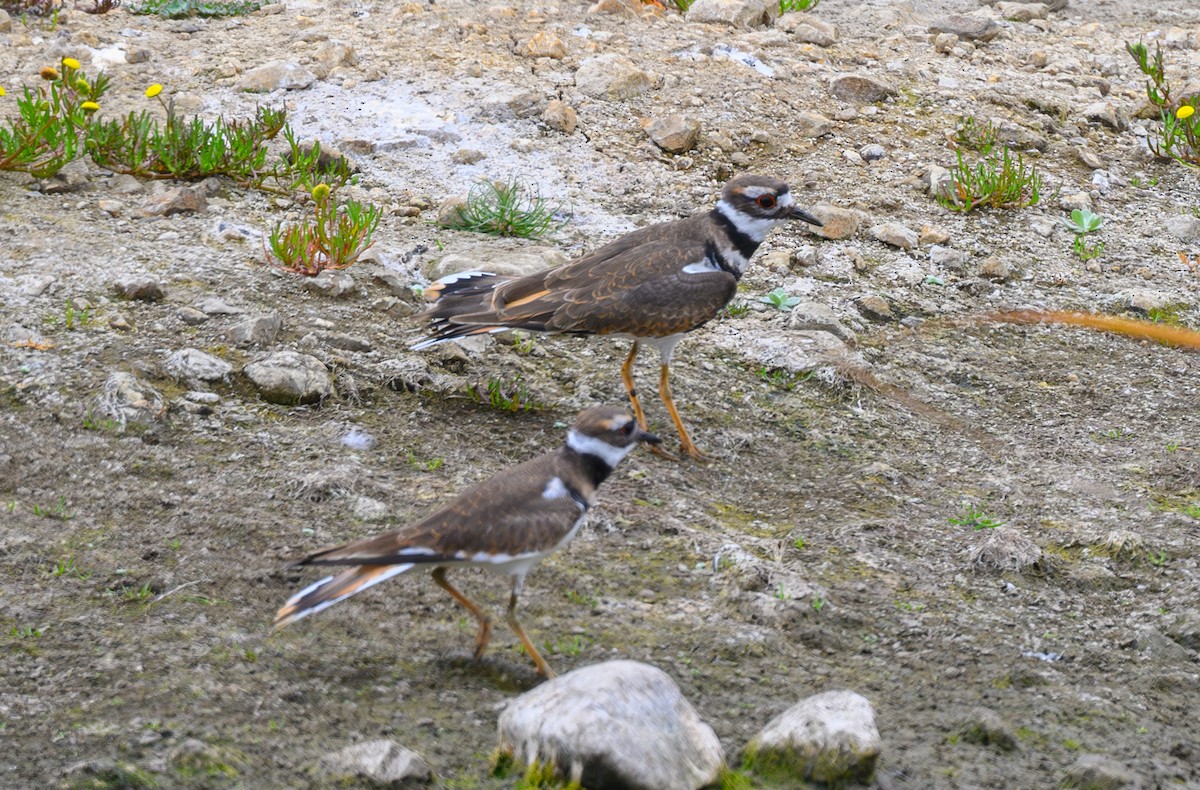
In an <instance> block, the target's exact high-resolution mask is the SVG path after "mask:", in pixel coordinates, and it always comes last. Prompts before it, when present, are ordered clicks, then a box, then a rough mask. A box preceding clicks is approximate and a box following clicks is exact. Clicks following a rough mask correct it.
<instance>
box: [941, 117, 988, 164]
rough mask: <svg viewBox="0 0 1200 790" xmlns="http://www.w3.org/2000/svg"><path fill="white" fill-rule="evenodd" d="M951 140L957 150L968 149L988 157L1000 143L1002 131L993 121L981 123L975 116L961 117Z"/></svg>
mask: <svg viewBox="0 0 1200 790" xmlns="http://www.w3.org/2000/svg"><path fill="white" fill-rule="evenodd" d="M950 139H951V142H952V143H954V146H955V147H956V148H966V149H969V150H971V151H977V152H979V153H980V154H983V155H984V156H987V155H988V154H990V153H991V152H992V149H993V148H995V147H996V143H998V142H999V141H1000V130H999V129H997V128H996V125H995V124H993V123H992V122H991V121H984V122H983V123H979V122H977V121H976V120H975V116H973V115H960V116H959V118H958V123H957V124H955V128H954V135H953V136H952V137H951V138H950Z"/></svg>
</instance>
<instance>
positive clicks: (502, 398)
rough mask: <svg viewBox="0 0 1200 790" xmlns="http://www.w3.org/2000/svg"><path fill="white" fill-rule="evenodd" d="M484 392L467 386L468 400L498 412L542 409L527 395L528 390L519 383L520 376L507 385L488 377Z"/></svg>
mask: <svg viewBox="0 0 1200 790" xmlns="http://www.w3.org/2000/svg"><path fill="white" fill-rule="evenodd" d="M485 392H486V394H485ZM485 392H480V391H479V388H478V387H476V386H475V385H474V384H468V385H467V397H468V398H470V399H471V400H473V401H475V402H476V403H483V404H487V405H489V406H491V407H492V408H494V409H499V410H500V411H513V412H515V411H540V410H541V408H542V404H541V403H538V402H537V401H536V400H534V398H533V396H532V395H530V394H529V388H528V387H526V386H525V385H524V384H522V383H521V377H520V376H517V377H516V378H514V379H513V380H512V381H511V382H509V383H507V384H505V383H504V382H502V381H500V380H499V379H497V378H494V377H490V378H488V383H487V387H486V390H485Z"/></svg>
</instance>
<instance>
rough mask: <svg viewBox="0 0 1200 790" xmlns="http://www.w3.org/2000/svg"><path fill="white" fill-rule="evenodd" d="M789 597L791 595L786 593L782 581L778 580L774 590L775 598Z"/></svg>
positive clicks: (786, 599) (790, 597)
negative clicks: (777, 585)
mask: <svg viewBox="0 0 1200 790" xmlns="http://www.w3.org/2000/svg"><path fill="white" fill-rule="evenodd" d="M791 599H792V596H790V595H788V591H787V588H786V587H784V586H783V582H780V583H779V587H777V588H776V590H775V600H777V601H790V600H791Z"/></svg>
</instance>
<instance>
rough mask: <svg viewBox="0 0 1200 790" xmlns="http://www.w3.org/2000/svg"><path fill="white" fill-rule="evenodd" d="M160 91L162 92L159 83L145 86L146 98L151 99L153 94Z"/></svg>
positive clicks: (155, 94)
mask: <svg viewBox="0 0 1200 790" xmlns="http://www.w3.org/2000/svg"><path fill="white" fill-rule="evenodd" d="M160 93H162V86H161V85H159V84H158V83H157V82H156V83H154V84H153V85H151V86H150V87H149V88H146V98H147V99H153V98H154V97H155V96H157V95H158V94H160Z"/></svg>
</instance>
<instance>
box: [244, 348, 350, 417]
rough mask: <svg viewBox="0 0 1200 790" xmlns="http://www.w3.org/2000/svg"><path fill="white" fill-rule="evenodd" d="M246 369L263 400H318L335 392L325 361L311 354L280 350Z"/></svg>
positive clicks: (288, 403)
mask: <svg viewBox="0 0 1200 790" xmlns="http://www.w3.org/2000/svg"><path fill="white" fill-rule="evenodd" d="M244 372H245V374H246V377H247V378H248V379H250V381H251V383H253V384H254V386H255V387H256V388H257V389H258V393H259V395H261V396H262V399H263V400H265V401H269V402H271V403H282V404H287V405H290V404H294V403H317V402H319V401H322V400H325V398H328V397H329V396H330V395H332V394H333V382H332V381H331V380H330V378H329V371H328V370H327V369H326V368H325V363H323V362H322V361H321V360H319V359H317V358H316V357H314V356H311V355H309V354H301V353H299V352H296V351H276V352H275V353H273V354H271V355H269V356H268V357H266V358H265V359H262V360H260V361H258V362H252V363H251V364H249V365H247V366H246V368H245V371H244Z"/></svg>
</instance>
